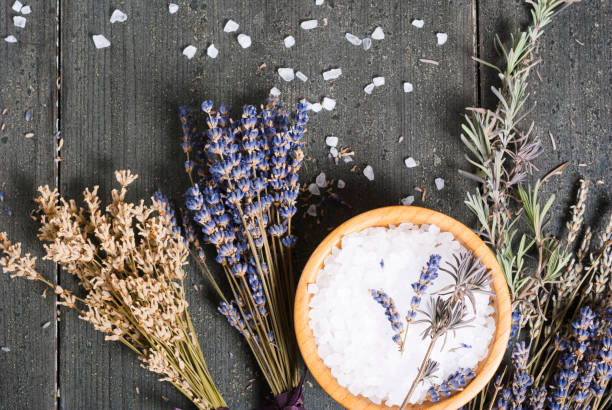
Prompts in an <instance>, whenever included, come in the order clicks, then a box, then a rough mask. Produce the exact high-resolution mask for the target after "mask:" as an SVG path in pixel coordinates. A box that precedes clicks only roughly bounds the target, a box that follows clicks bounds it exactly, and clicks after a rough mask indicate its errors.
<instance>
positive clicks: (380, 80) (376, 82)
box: [372, 77, 385, 87]
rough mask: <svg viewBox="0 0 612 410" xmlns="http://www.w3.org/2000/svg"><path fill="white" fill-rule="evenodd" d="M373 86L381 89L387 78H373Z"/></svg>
mask: <svg viewBox="0 0 612 410" xmlns="http://www.w3.org/2000/svg"><path fill="white" fill-rule="evenodd" d="M372 84H374V86H376V87H380V86H381V85H385V77H374V78H372Z"/></svg>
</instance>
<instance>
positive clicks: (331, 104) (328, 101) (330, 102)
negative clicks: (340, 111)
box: [321, 97, 336, 111]
mask: <svg viewBox="0 0 612 410" xmlns="http://www.w3.org/2000/svg"><path fill="white" fill-rule="evenodd" d="M321 106H322V107H323V108H325V109H326V110H327V111H331V110H333V109H334V108H335V107H336V100H334V99H332V98H328V97H325V98H323V101H322V102H321Z"/></svg>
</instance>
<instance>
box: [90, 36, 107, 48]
mask: <svg viewBox="0 0 612 410" xmlns="http://www.w3.org/2000/svg"><path fill="white" fill-rule="evenodd" d="M91 39H92V40H93V42H94V44H95V46H96V48H106V47H110V45H111V43H110V41H108V39H107V38H106V37H104V36H103V35H102V34H94V35H93V36H91Z"/></svg>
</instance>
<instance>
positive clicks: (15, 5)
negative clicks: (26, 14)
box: [11, 0, 23, 13]
mask: <svg viewBox="0 0 612 410" xmlns="http://www.w3.org/2000/svg"><path fill="white" fill-rule="evenodd" d="M22 7H23V4H21V2H20V1H19V0H17V1H15V3H13V7H11V8H12V9H13V11H14V12H15V13H19V12H20V11H21V8H22Z"/></svg>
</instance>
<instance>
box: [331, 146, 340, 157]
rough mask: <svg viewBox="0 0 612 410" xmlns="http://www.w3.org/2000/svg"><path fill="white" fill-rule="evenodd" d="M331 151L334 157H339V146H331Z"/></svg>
mask: <svg viewBox="0 0 612 410" xmlns="http://www.w3.org/2000/svg"><path fill="white" fill-rule="evenodd" d="M329 153H330V155H331V156H332V157H334V158H337V157H338V148H336V147H331V148H330V149H329Z"/></svg>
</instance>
